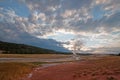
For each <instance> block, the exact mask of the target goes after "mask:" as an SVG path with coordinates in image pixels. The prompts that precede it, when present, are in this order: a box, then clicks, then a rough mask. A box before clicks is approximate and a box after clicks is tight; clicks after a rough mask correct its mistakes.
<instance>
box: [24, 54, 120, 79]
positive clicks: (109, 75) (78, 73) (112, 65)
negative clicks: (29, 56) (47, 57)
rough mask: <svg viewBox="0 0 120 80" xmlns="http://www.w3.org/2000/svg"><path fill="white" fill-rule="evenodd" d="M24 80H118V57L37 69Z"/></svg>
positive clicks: (119, 61)
mask: <svg viewBox="0 0 120 80" xmlns="http://www.w3.org/2000/svg"><path fill="white" fill-rule="evenodd" d="M24 80H120V57H117V56H112V57H110V56H109V57H104V58H100V59H95V60H92V59H91V60H89V59H88V60H84V61H75V62H67V63H62V64H58V65H54V66H49V67H37V68H35V69H34V70H33V71H32V72H31V73H30V74H29V75H28V76H27V77H26V78H24Z"/></svg>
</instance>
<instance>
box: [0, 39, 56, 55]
mask: <svg viewBox="0 0 120 80" xmlns="http://www.w3.org/2000/svg"><path fill="white" fill-rule="evenodd" d="M0 53H5V54H46V53H57V52H56V51H53V50H49V49H44V48H39V47H34V46H30V45H25V44H16V43H8V42H2V41H0Z"/></svg>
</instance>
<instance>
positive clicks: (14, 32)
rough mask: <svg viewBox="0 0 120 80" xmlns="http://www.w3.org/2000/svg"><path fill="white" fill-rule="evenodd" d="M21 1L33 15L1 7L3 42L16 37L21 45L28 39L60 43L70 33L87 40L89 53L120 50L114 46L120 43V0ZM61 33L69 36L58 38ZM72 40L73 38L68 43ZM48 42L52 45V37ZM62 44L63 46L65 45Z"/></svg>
mask: <svg viewBox="0 0 120 80" xmlns="http://www.w3.org/2000/svg"><path fill="white" fill-rule="evenodd" d="M13 1H14V0H13ZM17 2H18V3H20V4H24V5H25V6H26V7H27V8H28V10H29V13H30V14H29V16H21V15H18V14H17V10H15V9H13V7H11V6H9V5H6V6H7V7H10V8H5V7H3V6H1V5H0V29H1V31H0V37H1V40H8V41H9V40H11V41H14V39H13V38H11V36H14V38H16V41H18V42H19V41H21V38H24V40H25V41H26V42H27V40H28V39H30V37H27V36H31V38H33V37H34V38H36V39H35V40H37V39H38V38H40V39H41V38H42V39H43V38H46V39H47V38H48V37H51V38H52V39H55V40H57V41H60V40H58V39H59V37H60V38H61V37H65V36H68V35H66V34H65V33H67V32H69V33H72V36H73V35H74V36H75V37H74V38H75V39H82V40H84V41H85V43H86V48H84V49H86V50H92V51H94V50H95V49H96V50H97V48H100V47H101V45H103V46H102V47H106V45H107V46H109V45H112V46H114V47H117V48H119V46H118V45H117V46H115V45H114V44H116V43H114V41H116V42H119V40H120V37H119V35H120V32H119V31H120V22H119V21H120V12H119V10H120V9H119V7H120V5H119V4H120V0H89V1H88V0H32V1H30V0H18V1H17ZM8 4H9V3H8ZM26 7H25V8H26ZM97 9H98V10H97ZM18 11H19V10H18ZM23 13H24V12H23ZM24 14H26V13H24ZM60 30H64V32H63V34H64V35H65V36H56V35H55V32H57V35H63V34H62V32H61V33H59V31H60ZM25 34H26V35H25ZM49 35H50V36H49ZM69 36H71V35H69ZM76 36H77V37H76ZM26 38H28V39H26ZM65 39H66V38H65ZM70 39H71V37H69V39H67V40H68V41H70ZM30 40H31V39H30ZM43 40H44V39H43ZM55 40H54V41H53V42H55V43H54V45H59V44H58V43H60V42H58V43H56V41H55ZM113 40H114V41H113ZM25 41H23V42H25ZM46 41H48V42H49V41H50V42H52V40H49V38H48V40H46ZM62 42H65V40H62ZM62 42H61V43H60V46H62V45H64V44H63V43H62ZM34 43H35V42H34ZM110 43H113V44H110ZM35 44H37V43H35ZM49 44H50V43H49ZM108 44H109V45H108ZM41 45H42V44H41ZM51 45H52V44H51ZM46 46H47V45H46ZM64 46H65V45H64ZM96 46H97V48H95V47H96ZM105 49H107V47H106V48H105ZM100 50H102V49H100ZM103 51H105V50H103ZM106 51H107V50H106Z"/></svg>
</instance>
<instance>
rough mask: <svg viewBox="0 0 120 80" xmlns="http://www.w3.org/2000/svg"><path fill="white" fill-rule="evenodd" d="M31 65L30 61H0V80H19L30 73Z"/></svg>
mask: <svg viewBox="0 0 120 80" xmlns="http://www.w3.org/2000/svg"><path fill="white" fill-rule="evenodd" d="M33 67H34V65H33V64H31V63H16V62H10V63H0V80H19V79H20V78H21V77H24V76H25V75H26V74H28V73H30V72H31V70H32V68H33Z"/></svg>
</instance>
